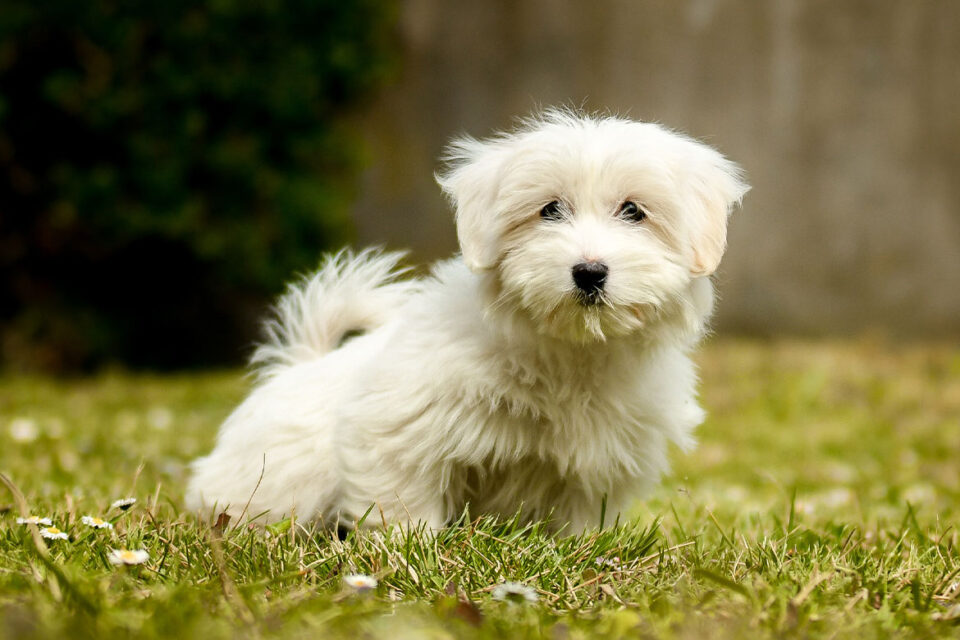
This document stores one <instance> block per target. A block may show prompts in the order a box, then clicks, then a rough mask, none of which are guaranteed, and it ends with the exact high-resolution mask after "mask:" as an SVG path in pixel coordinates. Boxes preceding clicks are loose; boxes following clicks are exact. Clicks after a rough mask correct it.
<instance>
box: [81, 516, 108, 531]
mask: <svg viewBox="0 0 960 640" xmlns="http://www.w3.org/2000/svg"><path fill="white" fill-rule="evenodd" d="M80 522H82V523H83V524H85V525H87V526H88V527H93V528H94V529H113V525H112V524H110V523H109V522H107V521H106V520H104V519H103V518H95V517H93V516H83V517H82V518H80Z"/></svg>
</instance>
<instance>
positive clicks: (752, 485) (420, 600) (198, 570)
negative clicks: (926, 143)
mask: <svg viewBox="0 0 960 640" xmlns="http://www.w3.org/2000/svg"><path fill="white" fill-rule="evenodd" d="M698 357H699V361H700V363H701V370H702V377H703V383H702V397H703V402H704V405H705V406H706V407H707V409H708V410H709V412H710V417H709V419H708V421H707V423H705V424H704V425H703V427H701V429H700V431H699V436H700V446H699V447H698V449H697V450H696V451H695V452H694V453H692V454H687V455H684V454H681V453H679V452H674V461H675V464H674V472H673V473H672V474H671V475H670V476H669V477H667V478H666V479H665V481H664V483H663V486H662V487H660V488H659V489H658V490H657V491H656V492H655V493H654V494H653V495H652V496H650V497H649V498H648V499H647V500H645V501H643V502H640V503H638V504H637V507H636V509H635V511H634V512H632V513H631V514H629V516H630V517H629V519H622V520H621V521H620V522H619V523H618V525H617V526H615V527H612V528H608V529H605V530H604V531H602V532H592V533H587V534H583V535H578V536H558V537H553V536H550V535H547V534H546V533H545V532H544V531H543V530H542V528H541V527H540V526H536V525H534V526H526V527H525V526H521V525H518V524H517V523H515V522H489V521H485V520H471V519H470V518H465V519H464V522H462V523H461V524H460V525H459V526H454V527H450V528H448V529H446V530H444V531H442V532H440V533H439V534H437V535H436V536H432V535H428V534H426V533H424V532H422V531H414V532H411V533H409V534H408V535H398V534H396V532H388V531H383V530H376V529H375V530H372V531H368V532H364V533H360V534H355V535H351V536H349V537H347V539H345V540H338V539H337V537H336V536H335V535H334V536H331V535H330V534H327V533H323V532H311V531H308V530H307V529H305V528H303V527H301V526H300V524H299V523H293V524H291V523H289V522H287V523H281V524H280V525H279V526H274V527H270V528H267V529H264V528H261V527H248V526H245V523H237V522H230V523H223V522H221V523H219V526H211V524H210V523H199V522H198V521H197V519H196V518H195V517H194V516H192V515H190V514H188V513H184V512H183V511H182V508H181V499H182V491H183V486H184V483H185V481H186V477H187V466H186V465H187V462H188V461H189V460H190V459H191V458H193V457H194V456H196V455H198V454H200V453H203V452H205V451H207V450H208V449H209V447H210V446H211V444H212V441H213V437H214V434H215V432H216V428H217V426H218V424H219V422H220V421H221V420H222V419H223V418H224V417H225V416H226V414H227V413H228V412H229V410H230V409H231V407H232V406H233V405H234V404H235V403H236V402H237V401H238V400H239V399H240V398H241V397H242V396H243V394H244V391H245V389H246V388H247V385H248V381H247V380H246V379H245V378H244V377H243V375H242V374H241V373H239V372H232V371H231V372H216V373H206V374H197V375H178V376H145V375H128V374H123V373H119V372H110V373H104V374H101V375H99V376H97V377H94V378H89V379H77V380H52V379H46V378H23V377H16V376H6V377H3V378H2V379H0V443H2V449H0V471H2V472H3V474H4V475H5V476H6V477H8V478H9V479H10V481H11V482H12V484H13V485H15V487H16V488H18V490H19V492H22V494H23V495H24V496H25V502H26V505H27V508H28V509H29V511H30V513H32V514H35V515H38V516H42V517H49V518H51V520H52V521H53V524H54V525H55V526H56V527H58V528H59V529H60V530H62V531H63V532H65V533H66V534H67V535H68V536H69V538H68V539H66V540H59V539H54V540H45V539H41V538H40V537H39V535H37V534H38V533H39V532H38V530H36V529H33V528H32V527H28V526H26V525H22V524H17V522H16V518H17V517H18V516H20V512H19V506H18V501H17V499H16V498H15V492H14V491H13V490H12V489H8V488H6V487H4V486H2V485H0V512H2V513H0V637H2V638H7V637H9V638H29V637H43V638H54V637H58V638H59V637H79V638H88V637H89V638H108V637H125V636H137V637H148V638H149V637H166V636H171V635H174V634H176V635H177V636H178V637H180V638H182V639H184V640H187V639H192V638H203V639H204V640H213V639H215V638H235V637H264V638H270V637H301V636H303V637H323V638H351V639H353V638H358V637H360V638H389V639H390V640H398V639H400V638H419V637H428V638H444V637H464V638H487V637H489V638H493V637H508V638H541V637H542V638H551V639H563V638H592V637H604V638H618V637H663V638H703V637H710V638H752V637H761V638H762V637H801V638H873V637H890V636H905V637H958V636H960V533H958V530H957V527H956V525H957V523H958V518H960V348H958V347H957V346H950V345H945V344H939V345H933V344H926V345H899V344H892V343H889V342H884V341H870V340H866V341H856V342H794V341H774V342H758V341H733V340H714V341H713V342H711V343H710V344H708V345H706V348H705V349H704V350H703V352H702V353H701V354H700V356H698ZM126 497H134V498H136V499H137V502H136V503H135V504H134V505H133V506H132V507H130V508H129V509H128V510H126V511H123V510H121V509H119V508H113V509H111V507H110V505H111V503H113V502H114V501H115V500H117V499H120V498H126ZM85 515H91V516H97V517H102V518H104V519H105V520H107V521H108V522H110V523H111V524H112V525H113V528H112V529H110V528H102V529H96V528H93V527H90V526H88V525H86V524H84V523H83V521H82V518H83V516H85ZM224 525H225V526H224ZM114 548H121V549H145V550H146V551H147V552H148V553H149V559H147V560H146V562H144V563H143V564H139V565H131V566H115V565H113V564H112V563H111V562H110V559H111V555H110V551H111V549H114ZM350 574H362V575H368V576H372V577H374V578H376V579H377V581H378V584H377V586H376V587H374V588H373V589H370V590H366V591H364V590H359V589H357V588H355V587H352V586H350V585H349V584H347V583H346V582H345V581H344V578H345V576H348V575H350ZM505 580H506V581H510V582H515V583H519V584H520V585H522V586H523V587H525V588H528V589H527V590H524V589H521V588H517V589H516V591H518V592H520V593H518V594H516V595H506V596H504V593H503V591H504V589H503V587H500V588H498V585H499V584H500V583H501V582H503V581H505ZM525 595H526V596H527V597H524V596H525ZM528 598H529V599H531V600H532V599H534V598H535V599H536V602H529V600H528Z"/></svg>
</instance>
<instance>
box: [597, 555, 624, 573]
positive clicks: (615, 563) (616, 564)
mask: <svg viewBox="0 0 960 640" xmlns="http://www.w3.org/2000/svg"><path fill="white" fill-rule="evenodd" d="M594 562H596V563H597V566H598V567H610V568H611V569H613V570H614V571H623V568H624V565H623V564H621V563H620V557H619V556H613V557H612V558H604V557H603V556H599V557H597V559H596V560H594Z"/></svg>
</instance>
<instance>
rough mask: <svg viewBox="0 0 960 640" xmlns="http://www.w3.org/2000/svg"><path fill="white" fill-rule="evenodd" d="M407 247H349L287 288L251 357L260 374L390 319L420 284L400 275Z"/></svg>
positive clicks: (329, 348)
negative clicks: (357, 249) (397, 249)
mask: <svg viewBox="0 0 960 640" xmlns="http://www.w3.org/2000/svg"><path fill="white" fill-rule="evenodd" d="M403 256H404V253H402V252H383V251H381V250H379V249H364V250H363V251H361V252H360V253H353V252H352V251H350V250H347V249H344V250H343V251H340V252H339V253H336V254H334V255H331V256H328V257H327V258H325V259H324V261H323V263H322V264H321V266H320V269H319V270H318V271H317V272H316V273H314V274H312V275H309V276H306V277H304V278H302V279H301V280H300V281H299V282H296V283H293V284H291V285H289V287H287V291H286V293H284V295H283V296H282V297H281V298H280V300H279V302H278V303H277V305H276V307H275V313H274V317H273V318H272V319H271V320H268V321H267V322H266V324H265V325H264V332H265V334H266V339H265V341H264V342H263V344H261V345H260V346H259V347H258V348H257V350H256V351H255V352H254V354H253V357H252V358H251V364H253V365H255V366H256V367H257V372H258V374H259V375H260V376H264V377H269V376H271V375H273V374H274V373H276V372H277V371H278V370H280V369H283V368H285V367H287V366H290V365H293V364H296V363H298V362H305V361H308V360H313V359H315V358H318V357H320V356H322V355H323V354H325V353H328V352H329V351H332V350H334V349H336V348H337V347H338V346H340V345H341V344H342V343H343V341H344V339H345V338H349V337H350V336H351V335H353V334H362V333H366V332H367V331H370V330H372V329H374V328H376V327H378V326H380V325H382V324H383V323H384V322H386V321H387V320H388V319H390V317H391V316H392V315H393V313H394V312H395V311H396V310H397V309H398V308H399V307H400V306H401V304H402V303H403V302H404V301H405V300H406V298H407V297H408V296H409V295H410V294H411V293H413V291H414V290H416V289H417V287H419V283H418V282H417V281H416V280H398V278H399V277H400V276H401V275H403V274H404V273H405V272H406V271H407V269H405V268H400V267H399V266H398V264H399V262H400V260H401V259H402V258H403Z"/></svg>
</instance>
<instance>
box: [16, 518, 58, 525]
mask: <svg viewBox="0 0 960 640" xmlns="http://www.w3.org/2000/svg"><path fill="white" fill-rule="evenodd" d="M17 524H42V525H43V526H45V527H49V526H50V525H52V524H53V520H51V519H50V518H41V517H40V516H27V517H26V518H17Z"/></svg>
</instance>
